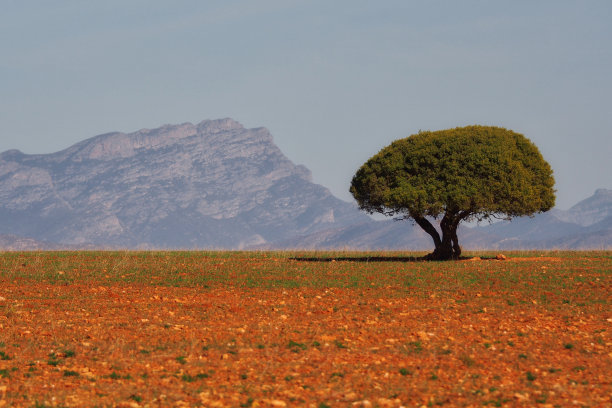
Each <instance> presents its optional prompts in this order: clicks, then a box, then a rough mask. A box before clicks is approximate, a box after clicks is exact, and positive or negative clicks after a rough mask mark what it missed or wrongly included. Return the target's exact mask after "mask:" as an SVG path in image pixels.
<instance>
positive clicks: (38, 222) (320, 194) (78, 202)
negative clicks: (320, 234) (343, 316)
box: [0, 119, 367, 249]
mask: <svg viewBox="0 0 612 408" xmlns="http://www.w3.org/2000/svg"><path fill="white" fill-rule="evenodd" d="M0 200H1V201H0V203H1V206H0V221H1V224H2V228H3V229H2V230H0V233H5V234H13V235H18V236H25V237H32V238H34V239H37V240H40V241H50V242H55V243H63V244H68V245H96V246H103V247H120V248H123V247H127V248H202V247H206V248H229V249H240V248H244V247H246V246H248V245H253V244H258V243H265V242H268V241H271V240H277V239H279V238H282V237H285V236H286V235H287V234H293V233H294V232H314V231H317V230H319V229H322V228H325V227H330V226H338V225H344V224H346V223H352V222H353V221H355V220H362V221H363V220H366V219H367V216H365V215H363V214H359V213H357V212H356V210H355V206H354V205H351V204H349V203H346V202H344V201H342V200H339V199H337V198H335V197H334V196H333V195H332V194H331V193H330V192H329V190H327V189H326V188H325V187H323V186H320V185H318V184H314V183H312V176H311V173H310V171H309V170H308V169H307V168H306V167H304V166H301V165H295V164H294V163H292V162H291V161H290V160H289V159H288V158H287V157H286V156H285V155H284V154H283V153H282V152H281V151H280V149H279V148H278V147H277V146H276V145H275V144H274V143H273V139H272V135H271V134H270V133H269V131H268V130H267V129H265V128H255V129H245V128H244V127H243V126H242V125H241V124H239V123H238V122H236V121H234V120H232V119H219V120H211V121H203V122H200V123H198V124H197V125H192V124H190V123H184V124H181V125H164V126H162V127H160V128H156V129H141V130H139V131H136V132H132V133H129V134H126V133H120V132H111V133H106V134H103V135H98V136H94V137H92V138H89V139H86V140H84V141H82V142H79V143H77V144H75V145H73V146H70V147H68V148H67V149H64V150H61V151H59V152H56V153H51V154H46V155H26V154H23V153H21V152H17V151H8V152H4V153H3V154H1V155H0Z"/></svg>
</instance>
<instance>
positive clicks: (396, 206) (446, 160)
mask: <svg viewBox="0 0 612 408" xmlns="http://www.w3.org/2000/svg"><path fill="white" fill-rule="evenodd" d="M552 173H553V172H552V169H551V167H550V165H549V164H548V163H547V162H546V161H545V160H544V158H543V157H542V155H541V154H540V152H539V150H538V148H537V147H536V146H535V145H534V144H533V143H532V142H531V141H530V140H529V139H527V138H526V137H525V136H523V135H521V134H519V133H515V132H513V131H511V130H507V129H504V128H499V127H491V126H467V127H462V128H455V129H447V130H441V131H436V132H431V131H427V132H421V131H420V132H419V133H418V134H415V135H412V136H409V137H407V138H404V139H399V140H396V141H395V142H393V143H391V144H390V145H389V146H387V147H385V148H384V149H382V150H381V151H380V152H378V154H376V155H375V156H373V157H372V158H370V159H369V160H368V161H367V162H366V163H365V164H363V166H361V168H360V169H359V170H358V171H357V173H356V174H355V176H354V177H353V180H352V182H351V188H350V192H351V193H352V194H353V197H355V199H356V200H357V202H358V204H359V207H360V208H361V209H362V210H365V211H367V212H368V213H370V214H372V213H375V212H377V213H381V214H385V215H392V216H393V215H400V216H401V217H400V218H401V219H404V218H411V219H413V220H414V221H415V222H416V223H417V224H418V225H419V226H420V227H421V228H423V230H425V232H427V233H428V234H429V235H430V236H431V237H432V239H433V241H434V244H435V250H434V252H433V253H432V254H430V255H428V258H429V259H437V260H446V259H456V258H459V256H460V255H461V247H460V246H459V240H458V238H457V227H458V225H459V223H460V222H461V221H464V220H468V221H469V220H479V221H482V220H484V219H490V218H491V217H494V218H503V219H508V220H509V219H511V218H513V217H517V216H523V215H529V216H533V214H535V213H538V212H544V211H548V210H550V209H551V208H552V207H553V206H554V204H555V190H554V188H553V186H554V183H555V181H554V178H553V175H552ZM428 218H429V219H428ZM431 218H433V219H435V220H438V219H440V231H441V233H442V234H441V236H440V233H439V232H438V230H437V229H436V228H435V227H434V225H433V224H432V223H431V222H430V219H431Z"/></svg>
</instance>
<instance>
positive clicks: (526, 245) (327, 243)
mask: <svg viewBox="0 0 612 408" xmlns="http://www.w3.org/2000/svg"><path fill="white" fill-rule="evenodd" d="M611 204H612V190H605V189H600V190H597V191H596V192H595V194H594V195H593V196H592V197H589V198H587V199H585V200H583V201H581V202H579V203H578V204H576V205H575V206H573V207H572V208H571V209H569V210H567V211H561V210H553V211H550V212H547V213H543V214H538V215H536V216H534V217H533V218H530V217H520V218H515V219H513V220H512V221H502V222H497V223H494V224H486V223H484V224H482V225H480V226H476V227H467V226H460V228H459V232H458V235H459V243H460V244H461V246H462V247H463V248H464V249H506V250H510V249H612V215H611V214H612V212H611V209H612V205H611ZM574 220H575V221H574ZM270 247H281V248H308V249H325V248H352V249H413V250H433V243H432V242H431V238H430V237H429V235H427V234H426V233H425V232H424V231H422V230H421V228H420V227H418V226H415V225H414V224H413V223H411V222H410V221H409V220H407V221H393V220H389V221H371V222H368V223H363V224H360V225H350V226H347V227H342V228H339V229H329V230H327V231H323V232H318V233H316V234H310V235H307V236H300V237H294V238H291V239H290V240H286V241H283V242H276V243H274V244H273V245H271V246H270Z"/></svg>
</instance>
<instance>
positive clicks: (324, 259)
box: [289, 256, 495, 262]
mask: <svg viewBox="0 0 612 408" xmlns="http://www.w3.org/2000/svg"><path fill="white" fill-rule="evenodd" d="M472 259H473V258H472V257H465V256H462V257H460V258H459V259H447V260H442V261H441V260H435V259H430V258H428V257H426V256H354V257H344V256H343V257H339V256H332V257H292V258H289V260H291V261H300V262H431V261H438V262H446V261H469V260H472ZM489 259H495V258H478V260H479V261H480V260H483V261H485V260H489ZM474 260H476V259H474Z"/></svg>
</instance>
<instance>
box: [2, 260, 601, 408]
mask: <svg viewBox="0 0 612 408" xmlns="http://www.w3.org/2000/svg"><path fill="white" fill-rule="evenodd" d="M413 255H414V254H398V253H393V254H387V253H377V254H354V253H348V254H347V253H343V254H338V253H335V254H334V253H328V254H321V253H300V254H291V253H242V252H236V253H229V252H218V253H217V252H209V253H196V252H191V253H182V252H175V253H165V252H159V253H122V252H106V253H105V252H91V253H75V252H61V253H54V252H46V253H4V254H0V407H1V406H25V407H35V406H36V407H43V406H133V407H137V406H205V407H216V406H219V407H222V406H228V407H249V406H252V407H256V406H260V407H263V406H271V407H285V406H286V407H292V406H307V407H315V408H323V407H345V406H348V407H354V406H361V407H376V406H379V407H399V406H406V407H413V406H487V405H488V406H542V407H554V406H560V407H565V406H590V407H605V406H611V405H612V400H611V393H612V388H611V385H610V379H611V378H612V336H611V331H612V314H611V313H610V301H611V300H612V296H611V295H610V293H611V292H610V289H611V288H612V279H611V271H612V253H610V252H589V253H581V252H574V253H572V252H567V253H514V254H513V253H509V254H508V253H506V255H508V257H509V258H508V259H507V260H505V261H497V260H492V259H485V258H486V257H487V256H489V257H490V256H491V255H492V256H494V255H495V254H477V255H478V256H480V257H482V258H483V259H482V260H480V261H468V260H466V261H456V262H444V263H438V262H419V261H415V259H414V258H412V256H413ZM385 257H387V258H390V259H389V260H388V261H386V260H385ZM296 258H297V259H299V260H296ZM353 258H354V259H353ZM368 259H370V261H368ZM372 259H376V261H372Z"/></svg>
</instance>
